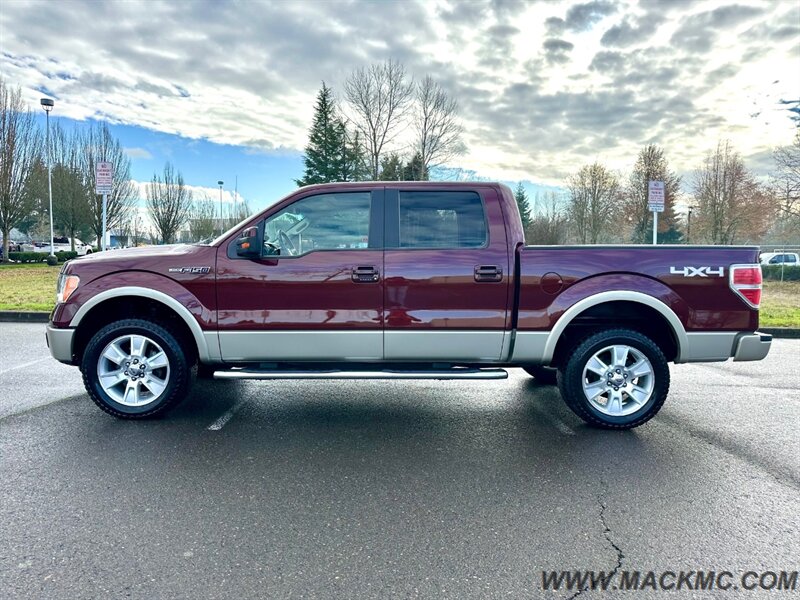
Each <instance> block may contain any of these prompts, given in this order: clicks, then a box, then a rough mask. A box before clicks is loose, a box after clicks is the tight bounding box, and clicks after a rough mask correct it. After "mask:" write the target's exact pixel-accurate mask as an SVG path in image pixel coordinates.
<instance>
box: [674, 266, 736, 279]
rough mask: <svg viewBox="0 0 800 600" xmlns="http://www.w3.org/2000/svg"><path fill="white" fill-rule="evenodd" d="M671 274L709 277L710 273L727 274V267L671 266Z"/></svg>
mask: <svg viewBox="0 0 800 600" xmlns="http://www.w3.org/2000/svg"><path fill="white" fill-rule="evenodd" d="M669 273H670V275H683V276H684V277H708V276H709V275H717V276H718V277H724V276H725V267H680V268H678V267H670V268H669Z"/></svg>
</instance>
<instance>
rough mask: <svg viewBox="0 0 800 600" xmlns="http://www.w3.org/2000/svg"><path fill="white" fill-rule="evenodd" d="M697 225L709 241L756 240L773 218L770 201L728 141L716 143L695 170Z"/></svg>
mask: <svg viewBox="0 0 800 600" xmlns="http://www.w3.org/2000/svg"><path fill="white" fill-rule="evenodd" d="M694 197H695V204H696V205H697V212H698V213H699V214H698V216H697V221H698V228H699V229H700V231H701V233H702V234H703V235H704V236H705V237H706V239H707V240H708V241H710V242H711V243H712V244H734V243H737V242H741V241H748V242H752V241H756V240H759V239H760V238H761V237H762V236H763V235H764V233H765V232H766V231H767V229H769V226H770V224H771V221H772V219H773V218H774V200H773V198H772V196H771V195H770V194H769V193H767V190H766V189H765V188H763V187H762V186H760V185H758V183H757V182H756V180H755V178H754V177H753V175H752V174H751V173H750V172H749V171H748V170H747V168H746V167H745V165H744V161H743V160H742V157H741V156H740V155H739V154H738V153H737V152H736V151H735V150H734V149H733V148H732V147H731V145H730V142H727V141H726V142H719V143H718V144H717V148H716V150H714V151H712V152H709V153H708V155H707V156H706V158H705V161H704V162H703V166H702V167H700V168H699V169H698V170H697V171H696V172H695V180H694Z"/></svg>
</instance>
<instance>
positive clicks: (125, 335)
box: [81, 319, 191, 419]
mask: <svg viewBox="0 0 800 600" xmlns="http://www.w3.org/2000/svg"><path fill="white" fill-rule="evenodd" d="M190 369H191V365H190V364H189V362H188V361H187V358H186V355H185V354H184V352H183V350H182V349H181V345H180V343H179V342H178V340H177V338H176V337H175V335H174V334H173V333H172V332H170V331H169V330H168V329H166V328H165V327H163V326H162V325H159V324H157V323H153V322H151V321H146V320H143V319H125V320H122V321H117V322H114V323H111V324H109V325H106V326H105V327H103V328H102V329H101V330H100V331H98V332H97V333H96V334H95V335H94V336H93V337H92V339H91V340H89V343H88V345H87V346H86V351H85V352H84V353H83V359H82V361H81V372H82V373H83V383H84V385H85V386H86V391H87V392H88V393H89V396H90V397H91V399H92V400H93V401H94V403H95V404H97V406H99V407H100V408H101V409H103V410H104V411H105V412H107V413H109V414H111V415H114V416H115V417H119V418H122V419H143V418H146V417H153V416H155V415H158V414H160V413H163V412H164V411H166V410H167V409H169V408H170V407H172V406H174V405H175V404H177V403H178V402H180V400H182V399H183V397H184V396H186V394H187V392H188V391H189V383H190V372H191V371H190Z"/></svg>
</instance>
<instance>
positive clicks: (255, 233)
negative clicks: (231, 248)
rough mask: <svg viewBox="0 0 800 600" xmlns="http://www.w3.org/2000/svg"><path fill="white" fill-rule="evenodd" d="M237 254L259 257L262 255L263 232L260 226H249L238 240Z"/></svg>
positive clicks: (246, 256)
mask: <svg viewBox="0 0 800 600" xmlns="http://www.w3.org/2000/svg"><path fill="white" fill-rule="evenodd" d="M236 254H237V256H241V257H242V258H259V257H260V256H261V234H260V232H259V228H258V227H248V228H247V229H245V230H244V231H243V232H242V236H241V237H240V238H239V239H237V240H236Z"/></svg>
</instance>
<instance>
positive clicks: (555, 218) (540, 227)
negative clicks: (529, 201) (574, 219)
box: [525, 192, 569, 246]
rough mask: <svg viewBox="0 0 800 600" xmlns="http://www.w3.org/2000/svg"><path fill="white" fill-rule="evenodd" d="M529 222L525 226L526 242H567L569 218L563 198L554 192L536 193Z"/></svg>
mask: <svg viewBox="0 0 800 600" xmlns="http://www.w3.org/2000/svg"><path fill="white" fill-rule="evenodd" d="M533 213H534V214H533V216H532V218H531V222H530V224H529V225H528V226H527V227H525V239H526V242H527V243H528V244H540V245H551V246H553V245H558V244H565V243H566V242H567V233H568V226H569V220H568V219H567V211H566V210H565V207H564V203H563V200H562V199H561V197H560V196H559V195H558V194H556V193H555V192H547V193H546V194H544V195H539V194H537V195H536V199H535V201H534V211H533Z"/></svg>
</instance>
